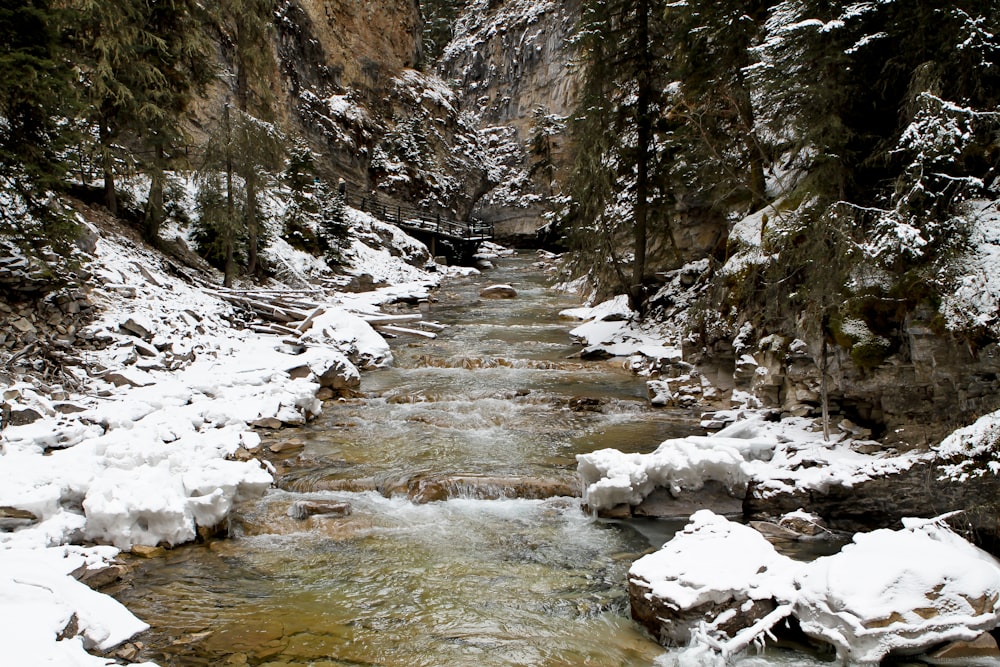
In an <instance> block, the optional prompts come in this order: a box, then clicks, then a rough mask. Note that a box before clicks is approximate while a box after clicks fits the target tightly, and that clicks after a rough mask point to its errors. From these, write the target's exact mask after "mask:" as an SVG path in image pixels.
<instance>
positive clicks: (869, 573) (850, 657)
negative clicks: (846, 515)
mask: <svg viewBox="0 0 1000 667" xmlns="http://www.w3.org/2000/svg"><path fill="white" fill-rule="evenodd" d="M904 523H905V525H906V528H904V530H899V531H894V530H887V529H882V530H876V531H873V532H871V533H859V534H857V535H855V536H854V542H853V543H852V544H849V545H847V546H845V547H844V548H843V550H841V551H840V553H837V554H834V555H833V556H825V557H823V558H819V559H817V560H815V561H813V562H812V563H809V564H808V565H806V566H805V567H804V568H803V569H802V571H801V572H800V573H799V576H798V578H797V582H796V586H797V588H798V599H797V600H796V603H795V616H796V618H797V619H798V620H799V625H800V626H801V628H802V631H803V632H805V633H806V634H807V635H809V636H810V637H812V638H814V639H818V640H820V641H824V642H827V643H829V644H832V645H833V646H834V648H836V650H837V656H838V658H839V660H840V661H841V662H844V663H850V664H857V663H865V664H869V663H872V664H875V663H878V662H879V661H881V660H882V659H884V658H885V657H886V656H889V655H892V654H900V655H909V654H913V653H919V652H921V651H926V650H929V649H932V648H934V647H936V646H938V645H940V644H941V643H942V642H949V641H968V640H972V639H975V638H976V637H978V636H979V635H980V633H982V632H986V631H989V630H992V629H994V628H995V627H997V624H998V621H1000V615H998V612H1000V563H998V562H997V561H996V560H995V559H993V558H992V557H991V556H989V555H988V554H987V553H985V552H984V551H982V550H981V549H978V548H976V547H974V546H973V545H971V544H969V543H968V542H966V541H965V540H964V539H962V538H961V537H959V536H958V535H956V534H955V533H953V532H952V531H951V530H950V529H949V528H948V527H947V526H945V525H944V524H943V522H940V521H935V520H916V519H913V520H906V521H905V522H904Z"/></svg>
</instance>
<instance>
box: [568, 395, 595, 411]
mask: <svg viewBox="0 0 1000 667" xmlns="http://www.w3.org/2000/svg"><path fill="white" fill-rule="evenodd" d="M569 409H570V410H572V411H573V412H600V411H601V399H599V398H594V397H593V396H574V397H573V398H571V399H569Z"/></svg>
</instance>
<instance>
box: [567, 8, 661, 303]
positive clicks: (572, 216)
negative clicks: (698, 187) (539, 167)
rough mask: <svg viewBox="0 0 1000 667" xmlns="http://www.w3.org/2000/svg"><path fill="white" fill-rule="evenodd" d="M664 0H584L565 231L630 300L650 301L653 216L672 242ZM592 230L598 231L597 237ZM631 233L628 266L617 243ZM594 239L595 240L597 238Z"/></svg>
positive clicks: (573, 242) (619, 243) (659, 232)
mask: <svg viewBox="0 0 1000 667" xmlns="http://www.w3.org/2000/svg"><path fill="white" fill-rule="evenodd" d="M667 33H668V27H667V26H666V25H665V24H664V22H663V12H662V9H661V8H660V6H659V4H657V3H654V2H652V0H609V1H607V2H604V1H601V0H588V1H586V2H584V3H583V7H582V21H581V26H580V31H579V35H580V37H579V44H578V45H579V47H580V50H581V52H582V54H583V60H584V63H585V66H586V76H585V81H584V84H583V90H582V94H581V96H580V103H579V107H578V111H577V113H576V114H575V118H574V127H573V132H574V135H575V137H576V145H577V156H576V161H575V164H574V168H573V172H572V174H571V176H570V183H569V185H568V194H569V196H570V200H571V203H570V206H569V210H568V211H567V212H566V215H565V216H564V219H563V223H562V224H563V225H564V226H565V227H568V228H569V233H568V239H569V241H570V243H571V244H575V245H576V247H577V248H578V249H579V250H581V251H582V252H583V253H584V254H585V255H588V256H589V259H586V260H584V261H585V262H586V263H590V264H592V262H593V259H594V256H593V255H594V254H595V253H596V254H597V255H598V257H600V256H601V255H602V254H603V255H604V263H603V266H605V267H606V268H607V269H610V270H609V271H602V272H600V273H603V274H604V276H603V278H602V276H600V275H595V277H596V278H597V279H598V280H602V279H603V280H604V282H611V283H617V285H616V287H617V288H618V289H623V290H624V291H625V292H626V293H627V294H628V295H629V300H630V303H631V305H632V307H633V308H634V309H636V310H638V311H641V309H642V307H643V302H644V298H643V294H644V287H643V283H644V281H645V278H646V275H645V274H646V265H647V252H648V250H649V247H650V243H649V240H650V239H649V236H650V231H651V228H650V220H651V218H654V217H655V218H656V220H657V221H658V222H660V223H661V224H660V225H658V226H657V227H658V228H657V229H655V231H656V232H657V233H658V235H664V236H666V237H667V238H668V239H670V243H671V244H672V245H673V246H674V247H676V244H674V243H673V242H672V233H671V229H670V224H669V217H668V215H665V214H664V210H665V208H666V205H667V204H668V197H669V195H667V194H666V193H665V190H664V189H663V188H662V187H661V184H660V183H658V182H655V179H656V178H657V177H658V176H659V175H660V174H661V173H662V170H661V169H660V168H659V166H658V165H657V162H658V160H659V158H660V155H659V154H658V152H657V147H656V143H657V137H656V136H655V135H656V133H657V131H658V128H657V126H656V121H657V119H658V117H659V116H660V114H661V112H662V110H663V108H664V107H665V90H666V85H665V84H666V82H664V81H663V80H662V79H661V78H660V75H662V74H663V73H664V72H665V70H666V67H665V62H666V58H667V53H666V49H665V45H666V40H665V39H664V36H665V35H666V34H667ZM594 234H596V235H597V236H596V237H595V236H594ZM624 239H627V242H628V245H629V246H630V248H631V260H630V264H631V266H630V267H626V266H624V264H623V261H624V260H625V257H624V255H623V256H618V252H617V250H616V249H617V248H618V247H619V246H620V245H621V244H622V242H623V240H624ZM595 241H597V243H596V245H595V243H594V242H595Z"/></svg>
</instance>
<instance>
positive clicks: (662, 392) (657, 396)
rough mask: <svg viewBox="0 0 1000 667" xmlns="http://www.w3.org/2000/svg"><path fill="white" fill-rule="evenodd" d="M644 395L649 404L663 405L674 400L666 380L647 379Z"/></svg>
mask: <svg viewBox="0 0 1000 667" xmlns="http://www.w3.org/2000/svg"><path fill="white" fill-rule="evenodd" d="M646 395H647V396H648V397H649V404H650V405H656V406H663V405H670V404H671V403H673V402H674V393H673V392H672V391H670V384H669V383H668V382H667V381H666V380H647V381H646Z"/></svg>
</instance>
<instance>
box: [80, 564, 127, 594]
mask: <svg viewBox="0 0 1000 667" xmlns="http://www.w3.org/2000/svg"><path fill="white" fill-rule="evenodd" d="M128 572H129V568H128V566H127V565H125V563H123V562H122V561H120V560H113V561H110V562H107V563H104V564H103V565H101V566H99V567H88V566H86V565H82V566H80V567H79V568H78V569H77V570H75V571H74V572H73V577H74V578H76V580H77V581H80V582H82V583H85V584H87V585H88V586H90V587H91V588H94V589H99V588H103V587H104V586H107V585H109V584H113V583H114V582H116V581H118V580H120V579H122V578H124V577H125V575H126V574H128Z"/></svg>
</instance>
